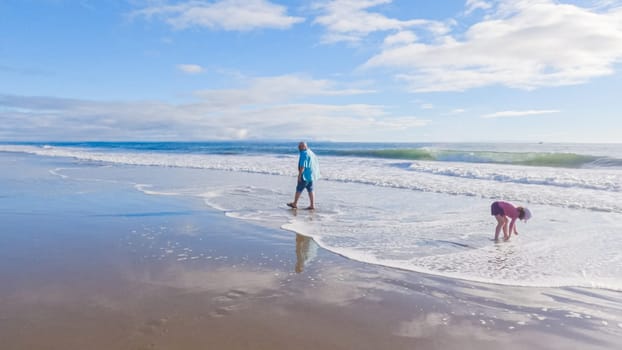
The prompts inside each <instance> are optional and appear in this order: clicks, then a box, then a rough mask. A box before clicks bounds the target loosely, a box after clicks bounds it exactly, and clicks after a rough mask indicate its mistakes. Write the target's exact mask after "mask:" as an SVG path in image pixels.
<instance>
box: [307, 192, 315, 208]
mask: <svg viewBox="0 0 622 350" xmlns="http://www.w3.org/2000/svg"><path fill="white" fill-rule="evenodd" d="M314 201H315V196H314V195H313V192H312V191H310V192H309V208H307V209H315V203H314Z"/></svg>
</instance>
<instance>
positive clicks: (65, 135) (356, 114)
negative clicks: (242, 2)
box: [0, 75, 428, 141]
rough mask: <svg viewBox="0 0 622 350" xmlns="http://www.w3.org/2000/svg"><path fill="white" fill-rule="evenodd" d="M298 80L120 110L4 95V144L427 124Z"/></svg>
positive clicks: (375, 134)
mask: <svg viewBox="0 0 622 350" xmlns="http://www.w3.org/2000/svg"><path fill="white" fill-rule="evenodd" d="M336 85H337V84H335V83H334V82H332V81H328V80H314V79H310V78H306V77H301V76H296V75H285V76H277V77H263V78H257V79H250V80H249V81H248V82H247V85H246V86H245V87H243V88H239V89H229V90H204V91H199V92H197V93H196V96H197V100H196V101H195V102H193V103H185V104H169V103H163V102H154V101H138V102H117V101H105V102H100V101H89V100H75V99H62V98H53V97H29V96H12V95H0V138H3V139H5V140H95V139H97V140H220V139H284V138H295V139H299V138H301V137H302V138H308V139H322V140H330V139H334V140H344V141H346V140H350V141H363V140H381V139H383V138H384V139H395V135H396V133H399V136H400V137H402V138H406V137H407V136H406V134H405V133H404V132H408V131H412V129H413V128H419V127H422V126H425V125H427V124H428V121H427V120H423V119H420V118H417V117H414V116H403V115H394V114H392V113H391V112H390V108H389V107H386V106H382V105H371V104H339V105H338V104H327V103H317V102H313V101H312V99H313V97H320V98H326V97H330V96H347V95H353V94H361V93H367V92H369V91H364V90H358V89H351V88H338V87H336Z"/></svg>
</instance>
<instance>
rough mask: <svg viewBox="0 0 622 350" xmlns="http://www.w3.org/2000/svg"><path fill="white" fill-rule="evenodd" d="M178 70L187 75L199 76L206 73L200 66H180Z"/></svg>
mask: <svg viewBox="0 0 622 350" xmlns="http://www.w3.org/2000/svg"><path fill="white" fill-rule="evenodd" d="M177 69H178V70H180V71H182V72H184V73H187V74H199V73H203V72H204V71H205V69H203V67H201V66H199V65H198V64H178V65H177Z"/></svg>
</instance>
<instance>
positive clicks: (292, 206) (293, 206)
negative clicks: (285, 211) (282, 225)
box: [287, 203, 298, 209]
mask: <svg viewBox="0 0 622 350" xmlns="http://www.w3.org/2000/svg"><path fill="white" fill-rule="evenodd" d="M287 206H288V207H290V208H292V209H297V208H298V207H297V206H296V204H294V203H287Z"/></svg>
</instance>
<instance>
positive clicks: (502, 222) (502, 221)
mask: <svg viewBox="0 0 622 350" xmlns="http://www.w3.org/2000/svg"><path fill="white" fill-rule="evenodd" d="M495 219H497V227H495V241H497V240H499V233H500V232H501V228H502V227H505V216H503V215H495ZM503 236H504V237H505V230H504V234H503Z"/></svg>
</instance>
